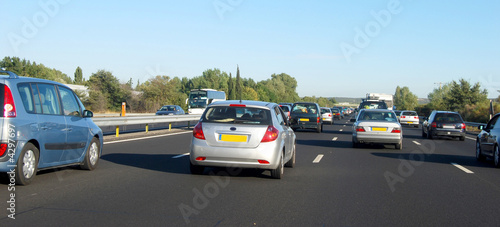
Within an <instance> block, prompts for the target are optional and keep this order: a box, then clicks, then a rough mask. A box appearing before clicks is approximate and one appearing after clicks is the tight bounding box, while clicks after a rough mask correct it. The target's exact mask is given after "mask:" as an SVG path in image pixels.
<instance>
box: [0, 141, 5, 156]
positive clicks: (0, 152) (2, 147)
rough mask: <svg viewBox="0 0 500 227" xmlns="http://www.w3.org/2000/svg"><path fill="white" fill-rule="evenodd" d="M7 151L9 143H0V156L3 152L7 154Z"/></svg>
mask: <svg viewBox="0 0 500 227" xmlns="http://www.w3.org/2000/svg"><path fill="white" fill-rule="evenodd" d="M5 151H7V144H6V143H1V144H0V157H2V156H3V154H5Z"/></svg>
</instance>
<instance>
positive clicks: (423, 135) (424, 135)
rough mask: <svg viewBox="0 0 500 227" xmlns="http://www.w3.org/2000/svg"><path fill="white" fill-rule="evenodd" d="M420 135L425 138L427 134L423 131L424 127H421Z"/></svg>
mask: <svg viewBox="0 0 500 227" xmlns="http://www.w3.org/2000/svg"><path fill="white" fill-rule="evenodd" d="M422 137H423V138H427V134H425V132H424V128H422Z"/></svg>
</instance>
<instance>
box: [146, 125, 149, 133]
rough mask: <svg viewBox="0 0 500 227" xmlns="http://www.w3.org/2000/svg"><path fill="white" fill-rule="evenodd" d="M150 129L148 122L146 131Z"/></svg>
mask: <svg viewBox="0 0 500 227" xmlns="http://www.w3.org/2000/svg"><path fill="white" fill-rule="evenodd" d="M148 131H149V124H146V133H148Z"/></svg>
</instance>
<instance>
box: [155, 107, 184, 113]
mask: <svg viewBox="0 0 500 227" xmlns="http://www.w3.org/2000/svg"><path fill="white" fill-rule="evenodd" d="M178 114H185V113H184V110H183V109H182V108H181V107H180V106H177V105H166V106H162V107H161V108H160V109H159V110H158V111H157V112H156V115H178Z"/></svg>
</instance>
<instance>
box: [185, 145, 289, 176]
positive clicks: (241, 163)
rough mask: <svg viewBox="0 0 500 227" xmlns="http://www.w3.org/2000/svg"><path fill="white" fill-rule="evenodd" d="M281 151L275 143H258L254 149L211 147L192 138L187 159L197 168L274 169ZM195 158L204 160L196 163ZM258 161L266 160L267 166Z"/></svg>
mask: <svg viewBox="0 0 500 227" xmlns="http://www.w3.org/2000/svg"><path fill="white" fill-rule="evenodd" d="M281 151H282V147H281V145H280V144H279V143H278V142H277V141H274V142H267V143H260V145H259V146H257V147H255V148H237V147H211V146H208V145H207V143H206V141H204V140H199V139H196V138H193V140H192V143H191V151H190V157H189V159H190V161H191V163H192V164H193V165H199V166H212V167H238V168H257V169H276V168H277V167H278V165H279V157H280V154H281ZM197 157H205V158H206V159H205V160H203V161H198V160H196V158H197ZM259 160H266V161H268V162H269V164H260V163H259Z"/></svg>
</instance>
